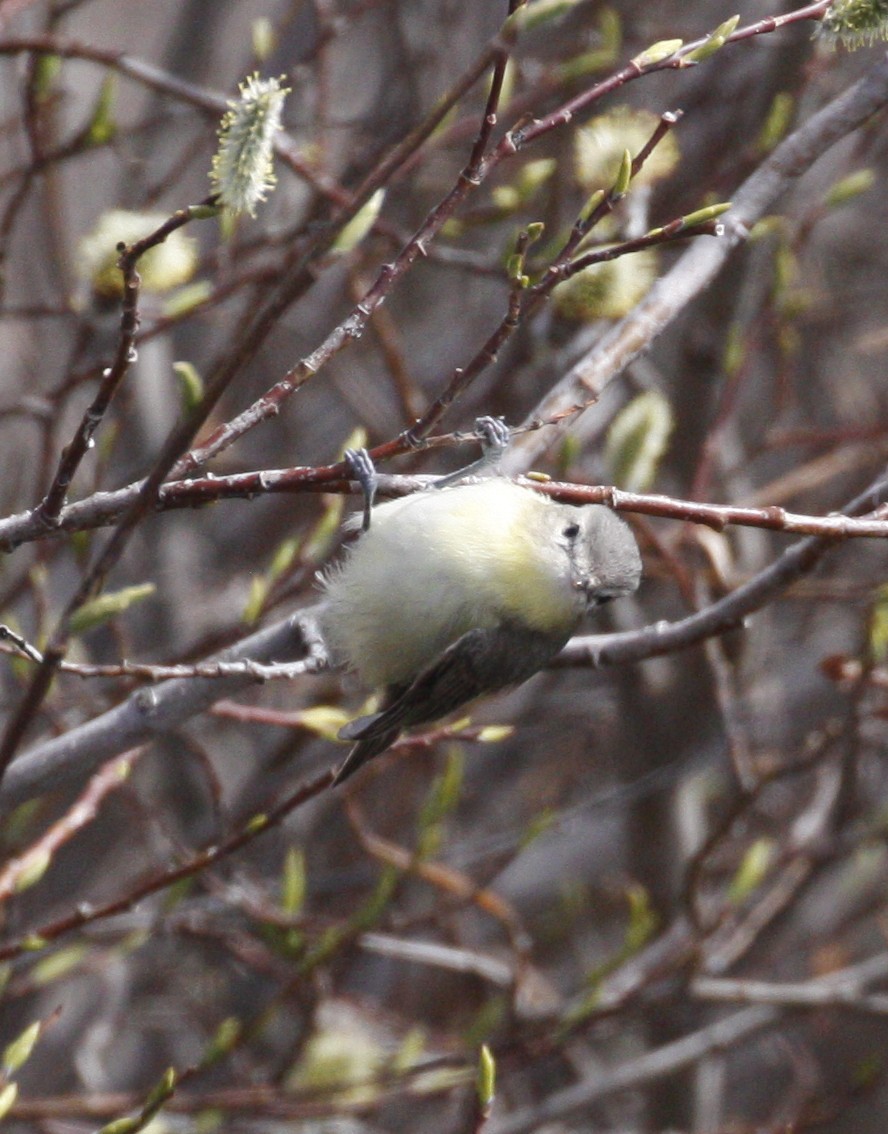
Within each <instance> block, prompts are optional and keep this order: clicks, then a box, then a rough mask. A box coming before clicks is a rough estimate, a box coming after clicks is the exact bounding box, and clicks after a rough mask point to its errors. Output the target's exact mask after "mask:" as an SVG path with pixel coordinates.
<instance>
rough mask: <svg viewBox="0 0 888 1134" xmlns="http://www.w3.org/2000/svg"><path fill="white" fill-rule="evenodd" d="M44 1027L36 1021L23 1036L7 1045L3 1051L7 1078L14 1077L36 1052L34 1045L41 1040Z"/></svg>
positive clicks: (26, 1029)
mask: <svg viewBox="0 0 888 1134" xmlns="http://www.w3.org/2000/svg"><path fill="white" fill-rule="evenodd" d="M42 1027H43V1025H42V1024H41V1023H40V1021H39V1020H35V1021H34V1023H33V1024H29V1025H28V1027H27V1028H25V1030H24V1031H23V1032H22V1034H21V1035H20V1036H19V1037H18V1038H17V1039H14V1040H13V1041H12V1043H10V1044H7V1046H6V1048H5V1049H4V1051H3V1060H2V1063H3V1070H4V1072H5V1073H6V1076H7V1078H8V1077H9V1076H10V1075H14V1074H15V1073H16V1071H18V1069H19V1068H20V1067H21V1066H22V1064H24V1063H27V1061H28V1060H29V1059H30V1057H31V1052H32V1051H33V1050H34V1045H35V1044H36V1043H37V1040H38V1039H39V1038H40V1031H41V1028H42Z"/></svg>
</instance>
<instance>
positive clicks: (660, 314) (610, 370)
mask: <svg viewBox="0 0 888 1134" xmlns="http://www.w3.org/2000/svg"><path fill="white" fill-rule="evenodd" d="M886 102H888V61H886V60H885V59H883V60H882V61H881V62H880V63H878V64H877V65H876V66H875V67H873V68H872V70H871V71H870V72H869V74H867V75H865V76H864V77H863V78H862V79H860V80H859V81H858V82H857V83H855V84H854V85H853V86H852V87H850V88H849V89H848V90H847V91H845V92H844V93H842V94H841V95H839V96H838V98H836V99H834V100H833V101H832V102H831V103H829V104H828V105H827V106H825V107H824V108H823V110H821V111H819V112H818V113H817V114H815V115H814V116H813V117H812V118H810V119H809V120H808V121H807V122H806V123H805V124H804V125H803V126H801V127H799V129H798V130H796V131H795V133H794V134H792V135H790V137H788V138H787V139H786V140H785V141H783V142H782V143H781V144H780V145H779V146H778V147H777V148H776V149H775V150H774V152H773V153H772V154H771V155H770V156H769V157H768V158H767V159H766V160H765V161H764V162H763V163H762V164H761V166H759V168H758V169H757V170H756V171H755V173H753V174H752V176H751V177H749V178H748V179H747V180H746V181H745V182H744V184H743V185H742V186H741V188H740V189H739V190H738V191H737V192H736V193H735V194H732V205H733V207H732V208H731V210H730V212H728V213H725V214H724V216H722V217H721V218H720V219H721V221H722V223H723V224H724V227H725V235H724V236H723V237H722V239H720V240H707V241H700V242H698V243H695V244H694V246H693V247H692V248H690V249H689V250H688V251H687V252H686V253H685V254H684V256H682V258H681V259H680V260H679V261H678V263H677V264H676V265H675V267H673V268H672V270H671V271H669V272H667V274H666V275H665V276H663V277H662V278H661V279H660V280H658V281H657V283H656V284H654V286H653V287H652V288H651V290H650V291H649V292H648V294H647V295H646V296H645V298H644V299H643V300H642V301H641V303H639V304H638V306H637V307H636V308H635V310H634V311H633V312H632V313H631V315H628V316H627V317H626V318H625V319H623V320H622V321H621V322H620V323H618V324H617V325H616V326H615V327H613V328H612V329H611V330H609V331H608V332H607V333H606V334H605V335H604V336H603V337H602V338H601V339H600V340H599V341H598V342H597V343H596V344H595V346H594V347H593V348H592V349H591V350H590V351H589V352H588V353H587V354H586V355H585V356H584V357H583V358H581V359H580V360H579V362H577V363H576V364H575V365H574V366H573V367H572V368H571V369H570V370H569V371H568V373H567V374H566V375H565V376H564V378H562V380H561V381H560V382H559V383H558V384H557V385H556V386H555V387H554V388H553V389H552V390H551V391H550V392H549V393H548V394H547V395H546V396H545V397H544V398H543V399H542V401H541V402H540V403H539V404H538V405H537V407H536V409H535V411H534V415H533V416H534V419H536V418H540V417H541V418H546V419H547V418H555V417H557V416H558V415H559V414H561V413H563V412H564V411H565V410H567V409H569V408H571V407H575V410H576V412H575V413H574V414H571V415H569V416H568V417H566V418H565V419H564V421H563V422H562V424H561V425H560V427H558V428H557V429H555V430H549V431H546V432H545V433H540V434H539V436H533V435H532V434H531V435H528V436H525V437H522V438H519V439H517V440H516V442H515V443H514V444H513V445H512V446H511V447H510V448H509V450H508V452H507V453H506V455H505V457H504V459H503V469H504V470H505V471H507V472H513V473H514V472H520V471H522V470H524V469H526V468H529V467H531V466H532V465H533V464H534V463H535V462H536V461H538V460H539V459H540V458H541V456H542V455H543V453H544V452H546V450H548V449H549V448H551V447H552V446H553V445H557V444H558V443H559V442H560V440H561V437H562V435H563V434H564V433H565V432H566V431H567V429H568V428H569V427H570V425H571V424H572V421H573V420H574V418H575V417H576V416H578V415H579V414H580V413H581V412H582V411H583V410H584V409H586V408H587V407H588V406H590V405H592V404H594V403H595V402H596V401H597V400H598V398H599V397H600V395H601V392H602V390H604V388H605V387H606V386H607V385H608V383H609V382H611V381H612V380H613V379H614V378H616V377H617V375H619V374H620V373H621V372H622V371H623V370H624V369H625V367H626V366H628V364H629V363H630V362H631V361H632V360H633V359H634V358H637V357H638V355H639V354H641V353H642V351H644V350H647V348H648V347H649V346H650V345H651V343H652V342H654V340H655V339H656V338H657V337H658V336H659V335H660V334H661V333H662V332H663V331H664V330H665V329H666V328H667V327H668V326H669V325H670V324H671V323H672V321H673V320H674V319H675V318H677V316H678V315H680V314H681V313H682V312H683V311H684V310H685V308H686V307H687V305H688V304H689V303H690V301H691V300H692V299H693V298H694V297H695V296H696V295H698V294H699V293H700V292H701V291H703V289H704V288H705V287H707V286H708V285H709V284H710V283H711V282H712V280H713V279H714V278H715V276H716V274H717V273H718V271H719V270H720V269H721V268H722V266H723V265H724V263H725V261H726V260H727V258H728V256H729V255H730V254H731V252H732V251H733V250H734V249H735V248H736V247H737V246H738V245H739V244H740V243H742V242H743V241H744V240H745V239H746V237H747V234H748V231H749V228H750V226H751V225H753V224H754V223H755V222H756V221H757V220H758V219H759V218H760V217H761V216H762V215H763V214H764V213H765V211H766V210H767V209H769V208H770V207H771V206H772V205H773V203H774V202H775V201H776V200H777V198H778V197H779V196H780V195H781V194H782V193H784V192H786V190H787V189H788V188H789V187H790V186H791V185H792V184H793V182H794V181H796V180H797V179H798V178H799V177H801V175H802V174H803V173H805V172H806V171H807V170H808V169H809V168H810V167H811V166H812V165H813V164H814V162H815V161H816V160H817V159H818V158H819V157H820V156H821V154H823V153H825V152H826V150H828V149H829V148H830V147H831V146H833V145H834V144H835V143H836V142H838V141H839V140H840V139H841V138H844V137H845V136H846V135H848V134H850V133H851V132H852V131H853V130H856V129H857V128H858V127H859V126H861V125H863V123H864V122H866V121H867V119H869V118H871V117H872V116H873V115H874V114H876V113H877V112H878V111H880V110H882V109H883V108H884V106H885V104H886Z"/></svg>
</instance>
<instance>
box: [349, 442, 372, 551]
mask: <svg viewBox="0 0 888 1134" xmlns="http://www.w3.org/2000/svg"><path fill="white" fill-rule="evenodd" d="M344 458H345V463H346V464H347V465H348V468H349V472H350V473H351V474H352V476H353V477H354V479H355V480H356V481H357V482H358V484H359V485H360V487H361V493H362V495H363V497H364V518H363V519H362V521H361V531H362V532H366V531H367V530H368V528H369V527H370V514H371V512H372V511H373V501H374V499H375V497H376V486H377V483H378V480H379V478H378V477H377V475H376V466H375V465H374V464H373V460H372V458H371V456H370V454H369V453H368V452H367V450H366V449H346V450H345V453H344Z"/></svg>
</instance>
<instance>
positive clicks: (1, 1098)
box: [0, 1083, 18, 1121]
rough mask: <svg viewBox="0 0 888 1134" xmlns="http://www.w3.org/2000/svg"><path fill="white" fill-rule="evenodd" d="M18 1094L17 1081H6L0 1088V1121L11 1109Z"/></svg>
mask: <svg viewBox="0 0 888 1134" xmlns="http://www.w3.org/2000/svg"><path fill="white" fill-rule="evenodd" d="M17 1096H18V1083H7V1084H6V1086H5V1087H4V1088H3V1089H2V1090H0V1121H2V1120H3V1119H4V1118H5V1117H6V1115H7V1114H9V1112H10V1111H11V1110H12V1106H13V1103H14V1102H15V1100H16V1097H17Z"/></svg>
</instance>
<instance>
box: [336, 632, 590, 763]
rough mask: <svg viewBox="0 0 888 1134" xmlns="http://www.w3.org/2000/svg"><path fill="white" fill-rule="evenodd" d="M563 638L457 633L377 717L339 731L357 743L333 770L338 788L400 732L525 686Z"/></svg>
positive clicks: (376, 714)
mask: <svg viewBox="0 0 888 1134" xmlns="http://www.w3.org/2000/svg"><path fill="white" fill-rule="evenodd" d="M568 637H569V634H565V635H563V636H561V635H552V634H542V633H540V632H539V631H536V630H528V629H526V628H524V627H515V626H499V627H496V628H494V629H489V630H487V629H476V630H470V631H469V632H468V633H466V634H463V636H462V637H461V638H458V639H457V640H456V641H455V642H454V643H453V644H452V645H451V646H448V648H447V649H446V650H445V651H444V653H443V654H441V656H440V657H439V658H437V659H436V660H435V661H433V662H432V663H431V664H430V665H429V666H427V667H426V668H425V669H424V670H423V671H422V672H421V673H420V674H419V676H418V677H416V678H415V680H414V681H413V682H412V683H411V684H410V685H409V686H407V688H406V689H403V690H399V691H397V692H394V694H393V695H392V696H391V697H390V703H389V704H388V705H387V707H386V708H384V709H383V710H382V711H381V712H379V713H374V714H372V715H371V716H369V717H361V718H360V719H359V720H357V721H352V722H351V724H348V725H346V726H345V728H344V729H342V730H341V731H340V733H339V735H340V736H341V737H342V738H343V739H345V740H357V741H358V743H357V744H356V745H355V746H354V748H353V749H352V750H351V752H350V753H349V754H348V756H347V757H346V759H345V761H344V762H343V764H342V766H341V767H340V768H339V770H338V771H337V773H336V779H335V782H336V783H341V782H342V781H343V780H344V779H346V778H347V777H348V776H350V775H351V774H352V773H353V772H355V771H356V770H357V769H358V768H359V767H360V766H361V765H362V764H364V763H366V762H367V761H368V760H370V759H372V758H373V757H374V756H378V755H379V753H380V752H383V751H384V750H385V749H386V748H388V746H389V745H390V744H392V743H393V741H395V740H396V739H397V737H398V734H399V733H400V732H401V730H402V729H405V728H410V727H411V726H412V725H418V724H425V723H427V722H428V721H436V720H438V719H439V718H440V717H444V716H447V714H448V713H452V712H453V711H454V709H458V708H460V706H462V705H465V704H467V703H468V702H469V701H474V699H475V698H476V697H479V696H481V694H482V693H489V692H493V691H494V690H497V689H503V688H505V687H506V686H507V685H516V684H518V683H519V682H521V681H526V680H527V678H529V677H532V676H533V674H535V673H536V672H537V670H539V669H541V668H542V667H543V666H544V665H545V664H546V662H548V661H549V660H550V659H551V658H553V657H554V656H555V654H557V653H558V651H559V650H560V649H561V647H562V646H563V645H564V643H565V641H566V640H567V638H568Z"/></svg>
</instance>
